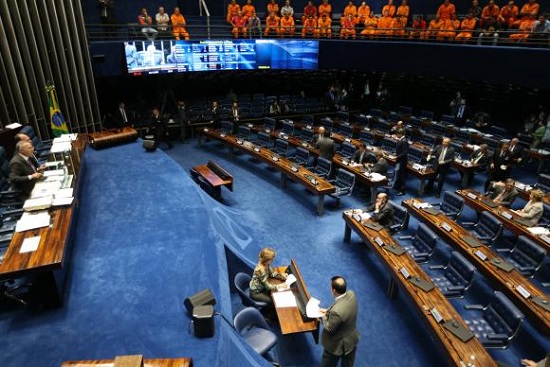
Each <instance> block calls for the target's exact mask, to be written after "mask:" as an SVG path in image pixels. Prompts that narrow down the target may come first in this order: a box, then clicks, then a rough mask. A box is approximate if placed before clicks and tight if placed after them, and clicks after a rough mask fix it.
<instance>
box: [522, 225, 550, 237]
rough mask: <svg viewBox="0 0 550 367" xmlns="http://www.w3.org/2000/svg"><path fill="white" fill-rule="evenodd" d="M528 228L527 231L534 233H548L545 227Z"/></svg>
mask: <svg viewBox="0 0 550 367" xmlns="http://www.w3.org/2000/svg"><path fill="white" fill-rule="evenodd" d="M527 229H528V230H529V232H531V233H532V234H534V235H537V236H538V235H543V234H548V229H547V228H545V227H530V228H527Z"/></svg>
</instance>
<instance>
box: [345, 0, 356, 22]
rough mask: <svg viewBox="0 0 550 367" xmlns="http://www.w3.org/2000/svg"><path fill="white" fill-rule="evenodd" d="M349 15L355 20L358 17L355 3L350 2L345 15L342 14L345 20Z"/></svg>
mask: <svg viewBox="0 0 550 367" xmlns="http://www.w3.org/2000/svg"><path fill="white" fill-rule="evenodd" d="M348 15H351V17H352V18H353V19H354V20H355V17H356V16H357V7H356V6H355V4H354V3H353V1H350V2H349V3H348V5H346V7H345V8H344V13H343V14H342V17H343V18H344V19H345V18H347V17H348Z"/></svg>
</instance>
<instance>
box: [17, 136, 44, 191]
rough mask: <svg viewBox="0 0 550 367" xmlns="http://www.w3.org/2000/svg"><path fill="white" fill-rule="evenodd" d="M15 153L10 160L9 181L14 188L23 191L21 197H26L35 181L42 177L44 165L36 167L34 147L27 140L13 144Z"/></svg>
mask: <svg viewBox="0 0 550 367" xmlns="http://www.w3.org/2000/svg"><path fill="white" fill-rule="evenodd" d="M15 150H16V152H15V154H14V155H13V158H12V159H11V161H10V182H11V184H12V185H13V187H14V188H15V189H16V190H19V191H21V192H23V198H24V199H26V198H27V197H28V196H29V195H30V193H31V191H32V189H33V188H34V185H35V184H36V181H38V180H39V179H40V178H42V173H40V171H42V170H43V169H44V167H42V166H40V167H37V164H38V162H36V163H34V162H33V160H32V158H31V157H32V156H33V154H34V147H33V146H32V144H31V143H30V142H28V141H20V142H18V143H17V144H16V145H15Z"/></svg>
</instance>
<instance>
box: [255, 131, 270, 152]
mask: <svg viewBox="0 0 550 367" xmlns="http://www.w3.org/2000/svg"><path fill="white" fill-rule="evenodd" d="M258 144H260V146H262V147H265V148H268V149H271V146H272V142H271V136H270V135H269V134H268V133H264V132H263V131H259V132H258Z"/></svg>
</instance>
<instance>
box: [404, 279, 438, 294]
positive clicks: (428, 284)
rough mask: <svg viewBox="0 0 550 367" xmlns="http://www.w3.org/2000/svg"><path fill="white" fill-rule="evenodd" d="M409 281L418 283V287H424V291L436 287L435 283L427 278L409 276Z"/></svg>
mask: <svg viewBox="0 0 550 367" xmlns="http://www.w3.org/2000/svg"><path fill="white" fill-rule="evenodd" d="M409 282H411V283H412V284H414V285H416V286H417V287H418V288H420V289H422V290H423V291H424V292H429V291H431V290H432V289H434V285H433V283H431V282H428V281H427V280H425V279H422V278H419V277H411V278H409Z"/></svg>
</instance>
